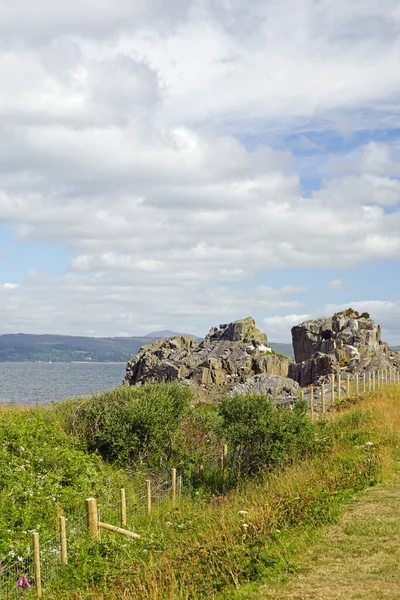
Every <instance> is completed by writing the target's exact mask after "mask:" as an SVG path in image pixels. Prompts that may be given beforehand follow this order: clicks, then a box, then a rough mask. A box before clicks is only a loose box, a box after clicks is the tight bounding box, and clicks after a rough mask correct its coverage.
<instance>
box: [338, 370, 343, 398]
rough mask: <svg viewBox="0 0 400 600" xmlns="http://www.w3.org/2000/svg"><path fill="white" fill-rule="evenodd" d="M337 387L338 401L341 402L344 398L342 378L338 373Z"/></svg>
mask: <svg viewBox="0 0 400 600" xmlns="http://www.w3.org/2000/svg"><path fill="white" fill-rule="evenodd" d="M337 387H338V400H339V401H340V399H341V397H342V376H341V375H340V373H338V376H337Z"/></svg>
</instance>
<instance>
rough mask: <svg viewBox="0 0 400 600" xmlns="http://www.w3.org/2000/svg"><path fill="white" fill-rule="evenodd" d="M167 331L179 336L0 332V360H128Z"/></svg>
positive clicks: (279, 348)
mask: <svg viewBox="0 0 400 600" xmlns="http://www.w3.org/2000/svg"><path fill="white" fill-rule="evenodd" d="M160 334H164V335H160ZM167 334H173V335H179V334H178V333H174V332H170V331H163V332H162V331H158V332H153V333H151V334H147V335H146V336H143V337H106V338H96V337H81V336H69V335H32V334H27V333H16V334H5V335H0V362H23V361H32V362H36V361H43V362H50V361H51V362H72V361H89V360H93V361H97V362H127V361H128V360H129V359H130V358H131V357H132V356H134V355H135V354H137V353H138V351H139V350H140V348H141V347H142V346H143V345H144V344H149V343H150V342H151V341H152V340H153V339H154V338H158V337H171V336H170V335H167ZM271 347H272V349H273V350H274V351H275V352H277V353H279V354H285V355H286V356H290V357H293V349H292V346H291V344H280V343H276V344H274V343H271Z"/></svg>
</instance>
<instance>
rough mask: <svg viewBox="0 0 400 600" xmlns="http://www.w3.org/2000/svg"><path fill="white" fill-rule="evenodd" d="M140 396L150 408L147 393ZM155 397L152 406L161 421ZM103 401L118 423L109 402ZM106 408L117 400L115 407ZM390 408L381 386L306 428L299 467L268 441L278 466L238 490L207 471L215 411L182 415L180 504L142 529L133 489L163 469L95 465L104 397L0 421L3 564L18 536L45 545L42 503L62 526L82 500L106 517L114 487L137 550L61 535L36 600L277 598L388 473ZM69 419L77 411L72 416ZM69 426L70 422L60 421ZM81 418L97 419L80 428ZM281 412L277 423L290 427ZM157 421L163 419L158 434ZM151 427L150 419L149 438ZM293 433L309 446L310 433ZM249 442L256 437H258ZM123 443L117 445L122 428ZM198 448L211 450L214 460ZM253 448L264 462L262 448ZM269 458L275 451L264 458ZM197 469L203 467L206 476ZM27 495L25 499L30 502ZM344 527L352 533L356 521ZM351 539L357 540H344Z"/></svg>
mask: <svg viewBox="0 0 400 600" xmlns="http://www.w3.org/2000/svg"><path fill="white" fill-rule="evenodd" d="M128 393H129V392H122V394H128ZM136 393H137V392H136V391H135V394H136ZM146 393H147V392H146ZM148 393H149V394H150V396H149V397H152V396H151V394H153V391H149V392H148ZM154 393H157V394H159V391H156V392H154ZM118 394H121V392H118ZM168 394H170V390H168ZM168 394H167V396H168ZM167 396H165V398H164V400H165V402H166V404H165V405H164V408H165V411H166V412H165V414H166V415H167V416H168V414H169V408H168V407H169V406H170V404H169V400H168V398H167ZM107 398H108V401H111V404H112V406H113V409H112V410H114V411H115V415H118V414H119V413H118V410H117V409H118V403H117V402H115V403H113V400H114V399H115V398H114V397H112V396H107ZM118 398H119V400H121V398H122V400H124V402H125V401H127V398H126V397H125V396H121V395H119V396H118ZM164 400H162V402H164ZM399 400H400V394H399V390H398V389H395V388H387V389H386V390H385V391H384V392H382V391H380V392H378V393H376V394H375V395H373V396H372V395H371V396H367V397H366V398H364V399H362V400H360V402H359V403H358V404H357V405H356V406H350V407H349V408H344V409H343V412H341V413H339V414H337V415H334V417H333V418H331V419H329V420H326V421H325V420H320V421H318V422H317V423H314V424H313V425H312V430H311V431H312V435H313V437H314V440H315V442H316V443H315V444H314V445H313V446H312V448H311V449H310V447H309V446H308V445H307V450H306V453H305V454H303V455H302V452H303V450H300V451H299V453H297V452H295V453H294V454H291V453H290V454H289V455H288V454H287V452H288V450H287V449H288V448H290V449H292V448H293V444H292V442H293V440H292V438H290V440H289V441H290V444H289V445H285V444H286V442H285V444H283V442H284V440H285V439H286V438H285V437H284V436H283V437H282V433H281V429H280V428H278V429H277V430H274V429H272V431H271V434H270V435H272V436H275V438H274V439H275V440H276V444H283V446H282V457H283V460H282V461H279V460H276V461H274V462H273V463H272V464H271V463H268V456H266V463H265V464H266V465H268V464H269V465H270V466H269V467H268V469H267V470H264V471H263V470H262V469H259V468H257V470H256V471H255V472H254V473H253V474H251V473H247V475H246V478H241V479H240V480H239V481H238V480H237V478H236V477H232V478H230V477H229V473H228V478H227V481H226V485H225V489H224V483H223V482H221V475H220V472H218V473H217V472H216V471H215V470H216V469H217V466H216V463H215V462H213V461H217V460H218V456H219V452H220V444H221V442H222V439H220V438H219V437H218V436H219V435H220V434H219V433H218V432H220V431H221V418H222V417H223V411H222V413H221V414H220V415H218V414H217V413H216V411H215V409H213V408H207V409H206V408H204V407H201V408H199V409H196V410H194V411H193V409H192V410H191V411H189V414H188V413H186V412H185V411H183V413H182V415H181V416H180V417H179V419H178V421H179V427H178V429H177V430H176V431H175V430H174V431H175V434H177V433H179V435H175V434H174V436H175V437H174V440H175V442H176V446H174V452H176V455H175V456H174V457H173V459H174V460H176V461H179V460H180V461H181V464H182V466H183V469H184V471H185V473H186V477H187V482H188V484H187V486H186V488H184V489H185V490H186V494H185V495H184V497H183V498H182V501H181V502H180V503H179V504H178V505H177V506H175V507H172V506H171V504H170V503H169V502H168V501H164V502H161V503H159V504H157V505H156V506H155V507H154V511H153V513H152V515H151V516H150V517H147V516H146V514H145V507H144V502H143V501H141V502H138V491H139V493H141V491H143V490H144V479H145V478H146V477H148V476H149V473H151V477H152V479H153V478H154V479H155V478H157V477H160V476H161V475H162V476H165V475H167V474H168V472H169V471H168V468H167V469H165V461H164V459H163V460H162V461H161V466H160V468H159V470H157V468H156V466H155V464H154V463H153V462H152V461H153V459H152V458H150V459H149V462H148V463H145V462H143V464H142V465H141V469H139V472H137V470H136V471H135V472H134V471H133V470H132V469H133V467H134V466H135V465H134V464H133V463H131V462H129V460H128V462H126V463H125V468H124V469H122V468H121V464H120V463H119V462H118V461H117V463H116V462H115V461H114V457H113V456H111V457H107V456H105V457H104V458H107V460H108V462H106V461H105V460H104V458H102V457H101V456H100V455H99V452H98V448H97V447H96V445H95V444H94V442H93V440H96V439H97V438H96V436H98V435H100V437H101V439H102V440H103V439H104V436H103V434H102V432H101V423H102V420H101V418H102V417H101V415H102V414H103V413H104V410H105V407H106V406H110V404H109V403H107V402H108V401H107V402H106V399H105V397H104V396H103V397H102V398H100V399H98V400H97V401H96V400H95V399H92V400H89V401H81V402H80V403H79V402H78V403H76V402H72V403H66V404H62V405H60V406H58V407H50V408H47V409H43V408H35V409H32V410H24V411H21V410H17V409H9V410H6V411H0V442H1V446H0V452H1V454H0V460H1V465H0V466H1V467H2V472H3V471H4V473H5V474H4V475H3V476H2V479H1V487H0V490H1V491H0V502H1V505H0V506H1V508H2V510H1V513H0V532H1V534H2V535H1V540H2V542H1V543H2V555H3V556H4V555H5V553H8V552H9V551H10V550H9V548H10V545H11V544H12V545H13V550H12V551H13V552H15V553H16V554H18V553H22V552H23V551H25V546H26V543H27V539H28V538H29V536H30V533H29V530H32V529H37V528H38V526H39V527H40V529H39V530H40V531H41V532H43V535H44V536H50V535H51V534H52V532H53V531H54V525H55V510H54V500H53V498H55V497H59V498H60V501H61V504H62V506H63V508H64V509H65V511H66V513H67V515H69V516H70V522H71V521H72V520H73V519H74V518H75V516H77V515H78V516H82V515H83V514H84V513H83V510H84V499H85V498H86V497H87V496H89V495H96V496H97V497H99V498H100V500H101V502H102V504H103V506H105V505H106V504H107V503H109V502H114V503H115V502H116V501H117V498H118V490H119V488H120V487H121V486H124V487H126V488H127V497H128V509H129V510H128V512H129V520H128V527H130V528H134V529H135V531H137V532H138V533H139V534H140V535H141V538H140V540H137V541H131V540H129V539H127V538H123V537H122V536H117V535H116V534H113V533H108V532H104V533H102V537H101V540H100V542H97V543H93V542H92V541H91V540H89V539H88V538H87V536H86V535H84V532H83V531H81V530H79V531H76V532H75V533H72V532H71V531H70V530H69V537H68V545H69V565H68V566H66V567H63V568H62V569H61V568H56V562H57V561H55V562H54V561H53V563H52V565H53V567H52V568H54V571H55V577H56V578H55V579H54V580H51V579H49V580H48V583H47V587H46V590H45V596H44V597H45V598H49V599H56V598H57V599H63V598H65V599H66V598H74V600H80V599H81V598H82V599H83V598H93V599H100V598H104V599H106V598H107V599H110V600H113V599H114V600H117V599H118V600H120V599H124V598H129V599H133V600H135V599H139V598H140V599H146V598H148V599H154V600H164V599H165V600H166V599H175V598H178V599H179V598H185V599H193V600H195V599H198V600H200V599H202V598H215V599H219V600H222V599H224V600H225V599H226V600H228V599H230V598H232V599H233V598H251V597H253V596H251V595H246V594H257V593H258V592H257V591H256V589H257V588H259V586H260V583H261V582H263V583H264V584H267V583H268V584H269V585H271V584H273V585H278V586H279V585H281V583H280V582H282V580H284V579H285V578H288V577H289V578H290V576H291V574H292V573H296V572H297V571H298V569H301V568H302V566H301V559H300V558H299V557H300V555H301V554H304V552H306V551H307V548H308V547H309V546H310V544H311V543H313V542H315V540H317V539H318V536H319V535H320V531H321V527H324V526H326V525H331V526H335V524H337V523H338V521H339V518H340V514H341V511H342V507H343V505H344V503H347V502H349V501H351V499H352V498H353V497H354V495H355V494H358V493H360V491H361V490H364V489H365V488H369V487H371V486H374V485H375V484H376V483H377V482H379V481H381V480H382V479H383V478H384V477H386V476H388V475H389V474H390V473H391V472H392V471H393V461H392V459H391V456H392V451H393V449H395V447H396V445H397V444H398V441H399V432H400V411H399V408H398V405H397V404H396V402H397V403H398V401H399ZM136 401H137V400H135V402H136ZM140 402H141V401H140ZM128 404H129V403H127V404H126V406H125V408H124V407H122V409H121V410H123V411H125V412H123V414H124V415H125V416H126V414H128V415H132V414H134V415H138V414H139V416H140V415H142V413H141V412H140V411H139V413H138V412H137V411H138V408H137V407H136V408H134V410H133V409H132V410H133V413H132V411H131V410H129V411H128V412H126V411H127V406H128ZM398 404H400V403H398ZM85 406H86V409H88V411H86V412H85V410H84V407H85ZM143 406H144V407H145V415H148V411H149V410H150V409H151V406H150V407H149V404H148V403H146V402H145V403H144V405H143ZM79 407H80V408H79ZM78 408H79V410H80V411H81V412H77V411H78ZM99 408H100V410H99ZM167 409H168V410H167ZM82 411H83V413H82ZM74 414H75V416H76V415H78V414H79V417H80V418H79V419H75V421H74V420H73V419H72V420H71V418H72V416H73V415H74ZM88 414H91V415H95V417H96V418H95V419H94V420H89V421H88V422H85V418H88ZM248 414H251V413H250V412H249V413H248ZM282 414H286V413H279V415H277V421H276V423H280V422H281V416H282ZM290 414H291V411H288V412H287V415H288V422H290V418H291V417H290ZM82 415H83V416H82ZM142 416H143V415H142ZM172 417H174V418H175V417H176V413H174V414H173V415H172ZM172 417H171V418H172ZM135 418H136V417H135ZM235 418H236V417H235ZM271 418H272V419H274V418H275V417H274V416H273V415H272V417H271ZM293 418H294V419H296V418H297V417H293ZM168 419H169V417H168ZM168 419H164V421H165V425H166V426H168V423H169V421H168ZM300 421H301V420H300ZM124 422H125V421H124ZM146 422H147V421H146ZM174 422H175V421H174ZM113 423H114V421H113V420H111V421H110V419H109V418H107V420H106V425H107V430H106V431H107V432H110V431H113V427H114V425H113ZM135 423H136V421H135ZM162 423H163V421H162V420H161V421H159V422H158V426H159V427H161V426H162ZM231 423H232V422H231ZM235 423H236V421H235ZM296 423H297V421H293V424H296ZM93 424H95V425H96V427H93ZM250 424H251V419H250V418H249V421H248V422H246V429H245V430H241V432H242V434H243V437H241V438H239V442H238V443H242V444H244V443H245V441H243V440H246V439H247V438H246V436H247V435H248V434H249V431H250V434H251V429H250V430H249V429H247V428H248V427H250ZM71 425H73V426H71ZM150 425H151V424H150ZM285 427H286V426H285ZM296 427H297V425H296ZM296 427H295V428H294V430H293V435H299V436H300V439H302V436H303V435H304V431H303V430H302V429H301V428H300V430H299V431H297V430H296ZM305 427H306V429H307V432H308V433H307V435H309V431H310V423H306V424H305ZM286 429H287V428H286ZM286 429H285V431H286ZM88 431H89V432H90V435H88ZM137 431H138V430H137V428H136V429H135V432H136V433H137ZM140 431H147V429H146V428H144V430H143V429H141V430H140ZM168 431H170V429H168ZM256 431H258V430H256ZM159 433H160V432H159ZM258 433H259V434H260V436H261V434H263V431H261V433H260V431H258ZM94 434H96V435H94ZM107 435H108V434H107ZM124 435H125V438H127V435H128V434H126V430H125V434H124ZM285 435H287V431H286V433H285ZM135 439H136V438H135ZM162 439H164V438H162ZM235 439H236V438H235ZM307 439H308V438H307ZM250 440H251V436H250ZM260 440H261V441H262V436H261V437H260ZM370 442H372V444H370ZM121 443H122V442H121ZM232 443H233V442H232ZM246 443H247V442H246ZM260 443H261V442H260ZM210 446H212V448H217V450H216V452H214V451H213V450H212V448H210ZM21 447H23V448H24V449H23V450H21ZM136 447H137V446H136ZM265 447H266V448H267V449H268V452H270V451H271V446H270V441H269V442H268V444H267V445H266V446H265ZM89 448H90V449H91V450H92V453H90V452H88V449H89ZM301 448H303V449H304V445H301ZM167 450H168V448H167ZM276 450H277V446H274V447H273V452H276ZM291 452H292V450H291ZM257 456H258V457H259V455H257ZM128 458H129V455H128ZM204 458H206V459H207V460H206V461H205V464H206V473H205V476H204V479H203V480H202V479H200V478H198V479H197V480H196V479H195V478H194V476H193V473H194V471H193V469H191V465H192V466H193V467H194V466H196V462H197V461H198V460H200V459H201V460H202V459H204ZM40 459H42V460H40ZM112 461H113V462H112ZM207 461H208V462H207ZM116 464H119V467H117V466H116ZM22 465H23V466H24V470H23V471H21V470H20V467H21V466H22ZM274 465H275V466H274ZM258 466H259V464H258ZM150 469H151V470H150ZM208 469H210V470H212V469H214V471H215V476H214V477H213V476H211V475H210V473H209V472H207V470H208ZM233 482H234V483H235V485H233ZM29 490H33V493H34V496H33V497H32V496H30V492H29ZM10 493H11V494H12V496H10ZM102 510H103V516H102V519H103V520H105V519H106V518H107V520H110V521H112V522H114V524H116V525H118V524H119V523H118V511H117V507H116V506H114V507H110V508H108V509H106V508H104V509H102ZM348 526H349V527H351V526H354V527H355V528H356V527H357V523H355V524H352V523H349V524H348ZM377 527H378V525H377V524H374V523H373V522H372V521H371V523H369V524H368V528H370V534H369V535H368V536H364V537H366V538H368V539H369V538H370V537H371V535H375V533H374V531H378V530H377V529H376V528H377ZM382 527H383V529H381V530H379V531H380V533H382V532H383V533H385V532H386V534H387V535H388V536H389V535H392V533H393V531H392V529H391V528H392V527H394V528H395V527H396V526H395V525H393V526H392V525H391V524H390V523H386V524H384V525H383V526H382ZM374 528H375V529H374ZM24 531H27V534H24V533H23V532H24ZM379 531H378V533H379ZM347 535H350V534H347ZM352 535H355V536H358V537H359V538H361V537H362V536H361V535H359V533H357V530H356V529H355V530H354V532H353V533H352ZM377 535H378V534H377ZM21 540H22V541H21ZM45 584H46V581H45ZM262 593H264V592H262ZM268 593H269V592H268ZM254 597H257V598H262V597H263V596H262V595H261V596H254ZM293 597H296V596H293ZM299 597H300V596H299Z"/></svg>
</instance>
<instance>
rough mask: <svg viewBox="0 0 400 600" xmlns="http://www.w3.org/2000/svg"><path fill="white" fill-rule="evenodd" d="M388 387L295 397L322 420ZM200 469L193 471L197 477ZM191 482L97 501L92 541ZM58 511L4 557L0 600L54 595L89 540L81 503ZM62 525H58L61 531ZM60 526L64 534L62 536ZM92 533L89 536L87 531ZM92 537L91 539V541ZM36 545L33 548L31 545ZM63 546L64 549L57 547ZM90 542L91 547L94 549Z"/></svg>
mask: <svg viewBox="0 0 400 600" xmlns="http://www.w3.org/2000/svg"><path fill="white" fill-rule="evenodd" d="M388 384H400V371H397V370H394V369H391V370H385V371H380V370H378V371H373V372H372V373H371V372H369V373H365V374H364V375H363V376H359V375H353V376H352V375H350V374H345V376H343V374H335V375H331V376H330V378H329V381H328V382H325V383H322V384H321V385H320V386H319V387H318V388H314V387H313V386H310V387H309V388H307V389H305V390H302V391H301V392H300V397H302V398H304V399H306V400H307V402H308V403H309V408H310V413H311V418H314V417H315V416H316V415H317V416H318V415H319V416H320V415H324V413H325V412H327V411H328V410H329V408H330V406H333V407H334V406H335V403H337V402H338V401H340V400H341V399H343V398H353V397H357V396H359V395H361V394H365V393H370V392H374V391H375V390H377V389H379V388H381V387H382V386H384V385H388ZM227 458H228V447H227V446H226V445H224V446H223V447H222V453H221V456H220V461H219V465H220V468H221V469H222V474H223V476H225V473H226V469H227V465H228V461H227ZM202 467H203V465H199V471H200V472H201V469H202ZM191 483H192V482H191V481H190V480H187V481H184V480H183V478H182V476H181V475H178V474H177V472H176V469H172V479H170V480H168V481H163V482H160V483H157V484H156V485H153V484H152V482H151V481H150V480H147V481H146V486H145V489H143V490H141V491H139V492H138V493H136V494H132V495H130V496H129V497H128V498H127V497H126V495H125V490H124V489H120V490H119V494H118V491H116V492H115V494H114V499H113V500H111V501H109V500H107V501H106V502H101V500H100V501H99V502H98V504H97V503H96V500H94V499H92V500H94V502H95V503H96V504H95V506H96V513H97V514H96V522H95V529H96V530H97V535H96V536H95V537H98V535H99V531H100V529H101V527H102V526H105V525H107V528H111V529H112V530H113V531H117V530H118V531H117V532H118V533H125V534H131V535H132V534H133V535H135V529H136V527H137V524H138V523H140V522H143V518H144V517H145V516H146V515H147V516H148V515H149V514H150V513H151V512H152V511H153V510H157V508H158V507H162V506H164V505H165V504H167V503H169V502H170V503H172V504H174V503H175V502H176V501H178V500H179V498H180V497H181V495H182V493H183V491H184V490H187V489H189V488H190V487H191ZM87 502H88V500H87V501H86V503H87ZM61 512H62V511H61V509H60V507H59V505H56V507H55V515H57V525H58V527H59V533H58V534H57V535H54V536H51V537H50V538H49V539H47V540H46V539H45V540H41V541H40V549H39V547H38V546H37V547H36V549H35V543H36V544H38V538H39V536H38V534H37V532H32V536H33V537H32V543H30V544H28V545H27V548H26V553H25V555H24V556H13V555H11V556H9V557H8V558H7V559H4V560H2V561H0V600H14V599H15V600H17V599H21V597H24V596H25V594H29V595H30V596H36V597H39V598H40V597H41V596H42V590H46V589H49V590H50V589H52V588H53V589H54V587H55V586H56V584H57V578H58V577H59V576H60V572H61V569H62V568H63V564H65V563H66V561H67V540H68V545H69V546H70V548H72V549H73V547H74V544H76V543H77V542H79V541H80V540H83V539H86V540H88V539H89V540H90V539H91V538H90V527H91V525H90V515H89V512H88V507H87V506H86V510H85V503H84V501H83V500H82V511H81V514H79V515H77V514H76V513H75V514H74V515H69V516H68V515H67V516H63V515H62V514H61ZM63 519H64V525H63ZM63 526H65V530H63ZM92 533H93V530H92ZM92 537H93V536H92ZM35 540H36V542H35ZM63 540H64V547H63ZM95 541H96V540H95V539H92V543H95Z"/></svg>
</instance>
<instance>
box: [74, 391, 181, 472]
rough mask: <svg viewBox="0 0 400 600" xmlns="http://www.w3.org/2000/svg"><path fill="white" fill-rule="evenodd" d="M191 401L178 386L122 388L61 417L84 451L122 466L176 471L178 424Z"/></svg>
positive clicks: (76, 407) (178, 449)
mask: <svg viewBox="0 0 400 600" xmlns="http://www.w3.org/2000/svg"><path fill="white" fill-rule="evenodd" d="M192 400H193V395H192V392H191V390H190V389H188V388H187V387H184V386H182V385H179V384H168V383H165V384H164V383H161V384H160V383H157V384H146V385H143V386H138V387H135V386H132V387H129V386H124V387H121V388H118V389H116V390H114V391H112V392H105V393H103V394H99V395H97V396H94V397H92V398H89V399H87V401H85V402H80V403H79V402H73V403H71V405H70V408H69V414H68V411H67V413H66V415H64V416H66V419H67V422H69V429H70V430H72V431H73V432H74V433H76V434H78V436H79V437H80V438H81V439H82V440H84V442H85V444H86V446H87V449H88V450H89V451H91V452H93V451H96V452H99V454H100V455H101V456H102V457H103V458H104V459H106V460H108V461H110V462H114V463H117V464H119V465H121V466H124V467H126V466H135V469H137V468H138V467H148V468H161V469H163V468H169V467H170V466H179V465H178V462H179V459H180V455H181V452H182V450H183V446H184V444H183V435H182V428H181V424H182V421H183V419H184V417H185V415H187V414H188V412H189V410H190V404H191V401H192ZM64 410H65V409H64Z"/></svg>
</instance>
